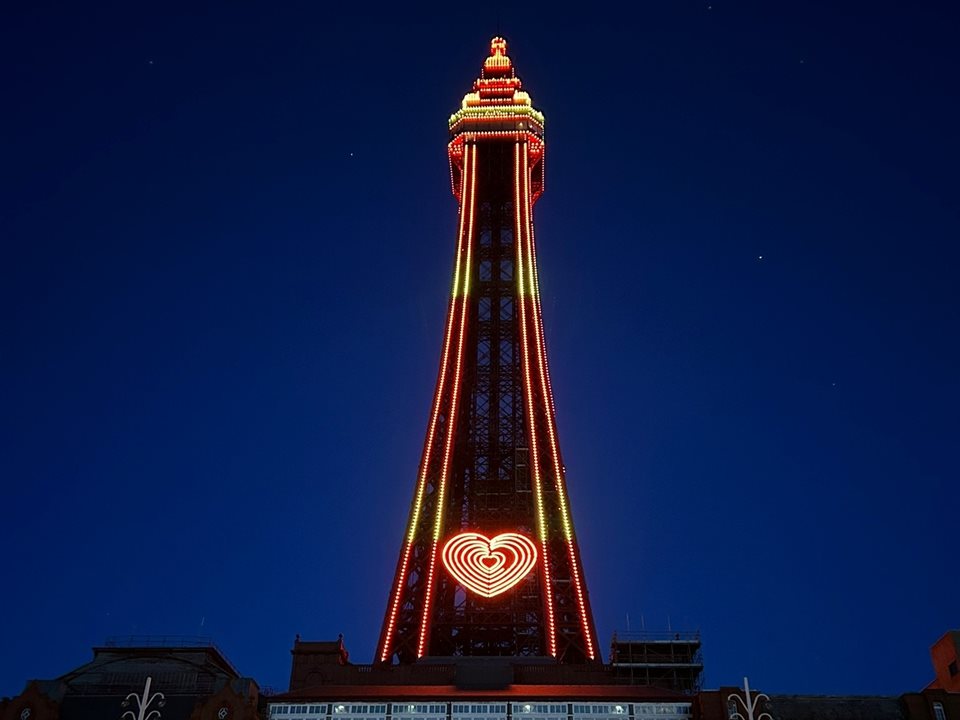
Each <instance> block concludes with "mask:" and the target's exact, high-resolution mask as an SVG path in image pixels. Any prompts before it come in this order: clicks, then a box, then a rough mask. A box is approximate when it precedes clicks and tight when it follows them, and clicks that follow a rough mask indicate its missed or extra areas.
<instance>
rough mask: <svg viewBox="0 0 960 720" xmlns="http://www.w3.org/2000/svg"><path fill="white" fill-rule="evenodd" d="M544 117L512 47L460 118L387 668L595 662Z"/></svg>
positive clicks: (470, 96)
mask: <svg viewBox="0 0 960 720" xmlns="http://www.w3.org/2000/svg"><path fill="white" fill-rule="evenodd" d="M543 124H544V118H543V115H542V114H541V113H540V112H539V111H538V110H536V109H535V108H534V107H533V104H532V102H531V99H530V96H529V95H528V94H527V93H526V92H524V91H523V90H522V85H521V82H520V79H519V78H518V77H517V76H516V73H515V71H514V67H513V63H512V61H511V59H510V57H509V55H508V54H507V43H506V41H505V40H504V39H503V38H502V37H499V36H498V37H494V38H493V39H492V40H491V41H490V53H489V55H488V57H487V58H486V59H485V60H484V62H483V66H482V69H481V72H480V76H479V77H478V78H477V79H476V80H475V81H474V83H473V87H472V89H471V91H470V92H468V93H467V94H466V95H465V96H464V98H463V101H462V102H461V105H460V109H459V110H457V111H456V112H455V113H454V114H453V115H452V116H451V117H450V121H449V129H450V143H449V146H448V153H449V157H450V171H451V181H452V189H453V193H454V196H455V197H456V198H457V200H458V203H459V220H458V226H457V227H458V230H457V239H456V253H455V256H454V271H453V283H452V291H451V295H450V298H449V302H448V307H447V319H446V323H445V327H444V334H443V341H442V346H441V347H442V349H441V353H440V368H439V372H438V376H437V385H436V389H435V392H434V396H433V403H432V405H431V411H430V415H429V418H428V422H427V431H426V438H425V440H424V446H423V453H422V455H421V461H420V468H419V471H418V473H417V481H416V485H415V490H414V498H413V502H412V503H411V508H410V514H409V520H408V524H407V531H406V533H405V535H404V539H403V543H402V545H401V550H400V558H399V560H398V563H397V570H396V575H395V578H394V582H393V585H392V588H391V592H390V596H389V599H388V602H387V610H386V614H385V617H384V622H383V627H382V630H381V633H380V642H379V646H378V650H377V660H378V661H379V662H381V663H389V662H394V661H399V662H413V661H415V660H417V659H419V658H421V657H424V656H427V655H432V656H450V655H508V656H509V655H513V656H537V655H546V656H552V657H554V658H556V659H557V660H558V661H561V662H594V661H599V654H598V651H597V644H596V632H595V629H594V623H593V615H592V612H591V609H590V603H589V598H588V595H587V590H586V583H585V581H584V576H583V569H582V566H581V562H580V552H579V547H578V545H577V539H576V535H575V532H574V528H573V520H572V517H571V514H570V507H569V500H568V498H567V490H566V477H565V470H564V465H563V460H562V457H561V455H560V445H559V437H558V433H557V427H556V414H555V410H554V402H553V389H552V387H551V384H550V374H549V367H548V364H547V353H546V344H545V341H544V333H543V322H542V313H541V306H540V294H539V280H538V275H537V258H536V243H535V241H534V230H533V205H534V203H535V202H536V201H537V199H538V198H539V197H540V195H541V194H542V192H543V158H544V142H543Z"/></svg>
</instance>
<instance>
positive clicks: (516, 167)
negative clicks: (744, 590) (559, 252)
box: [513, 142, 557, 657]
mask: <svg viewBox="0 0 960 720" xmlns="http://www.w3.org/2000/svg"><path fill="white" fill-rule="evenodd" d="M521 152H522V153H523V155H524V157H526V152H527V151H526V147H525V146H524V145H523V143H522V142H518V143H517V144H516V145H515V146H514V155H513V159H514V164H513V175H514V183H513V188H514V189H513V199H514V202H513V212H514V220H515V224H516V230H515V232H516V238H517V282H518V285H517V288H518V292H517V295H518V297H517V299H518V301H519V306H520V332H521V335H522V340H521V344H522V345H523V362H522V365H523V382H524V387H525V395H526V399H527V429H528V434H529V438H530V452H531V454H532V458H531V460H532V462H531V467H532V468H533V486H534V491H535V493H536V498H537V533H538V535H539V537H540V546H541V548H542V552H543V563H542V567H543V583H544V588H543V597H544V605H546V611H547V646H548V649H549V653H550V655H552V656H554V657H556V655H557V638H556V627H555V622H554V615H553V584H552V582H551V580H550V555H549V551H548V549H547V522H546V517H545V514H544V507H543V488H542V486H541V482H540V452H539V448H538V446H537V428H536V414H535V413H534V411H533V388H532V387H531V384H530V345H529V341H528V339H527V311H526V299H525V298H524V294H525V293H524V282H523V243H522V242H521V240H520V230H521V227H522V225H521V222H520V154H521ZM524 187H525V188H526V184H524ZM524 192H527V190H526V189H525V190H524ZM531 290H532V288H531Z"/></svg>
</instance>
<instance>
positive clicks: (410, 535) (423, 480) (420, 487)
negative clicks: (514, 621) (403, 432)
mask: <svg viewBox="0 0 960 720" xmlns="http://www.w3.org/2000/svg"><path fill="white" fill-rule="evenodd" d="M475 151H476V148H474V155H473V157H474V159H475V158H476V152H475ZM464 155H465V158H464V163H465V164H469V165H470V168H471V172H472V173H473V175H474V176H475V175H476V172H475V171H474V170H473V164H472V163H469V159H470V158H469V153H464ZM464 174H465V175H466V173H464ZM467 211H468V209H467V208H465V207H463V206H461V208H460V228H459V232H458V243H457V259H456V269H455V270H454V279H453V291H452V296H451V299H450V308H449V311H448V313H447V327H446V332H445V333H444V341H443V359H442V360H441V362H440V375H439V378H438V379H437V387H436V391H435V392H434V399H433V410H432V412H431V414H430V424H429V427H428V430H427V438H426V440H425V442H424V447H423V455H422V459H421V461H420V477H419V478H418V482H417V493H416V495H415V497H414V501H413V507H412V508H411V510H410V522H409V525H408V528H407V535H406V538H405V542H404V549H403V555H402V558H401V561H400V566H399V568H398V570H397V577H396V583H395V585H394V588H393V597H392V600H391V602H390V616H389V619H388V621H387V623H386V625H385V629H384V633H383V637H382V638H381V642H380V661H381V662H386V661H387V659H388V658H389V657H390V653H391V651H392V649H393V648H392V647H391V644H390V643H391V642H392V639H393V631H394V629H395V627H396V621H397V613H398V611H399V609H400V599H401V597H402V595H403V588H404V587H405V585H406V578H407V570H408V568H409V564H410V553H411V552H412V550H413V539H414V537H415V535H416V530H417V525H418V523H419V520H420V512H421V509H422V506H423V494H424V491H425V489H426V484H427V472H428V470H429V467H430V452H431V449H432V448H433V440H434V437H435V436H436V431H437V420H438V417H439V415H440V404H441V401H442V400H443V390H444V387H445V386H446V378H447V371H448V368H449V359H450V341H451V338H452V337H453V326H454V321H455V319H456V314H457V298H458V295H459V290H460V264H461V263H460V259H461V256H462V255H463V251H464V238H465V236H466V233H465V232H464V230H465V227H466V226H467V223H466V215H467ZM469 212H470V215H471V217H470V223H471V224H472V222H473V208H472V206H471V207H470V208H469ZM468 270H469V268H468ZM464 286H466V281H465V282H464ZM465 294H466V293H464V295H465ZM464 303H465V299H464ZM461 314H462V310H461ZM462 342H463V337H462V334H461V337H460V343H459V344H460V345H461V346H462Z"/></svg>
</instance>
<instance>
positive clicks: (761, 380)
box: [0, 0, 960, 695]
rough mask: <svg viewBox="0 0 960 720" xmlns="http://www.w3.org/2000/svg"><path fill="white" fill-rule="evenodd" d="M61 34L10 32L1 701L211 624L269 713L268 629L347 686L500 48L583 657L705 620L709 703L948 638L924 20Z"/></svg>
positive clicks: (930, 79) (959, 58) (866, 6)
mask: <svg viewBox="0 0 960 720" xmlns="http://www.w3.org/2000/svg"><path fill="white" fill-rule="evenodd" d="M74 5H75V7H74V8H73V9H63V8H61V9H43V8H42V6H41V5H40V4H39V3H22V4H21V5H20V6H18V7H16V8H13V7H8V8H7V9H6V10H5V11H4V12H5V17H3V19H2V22H0V26H2V31H0V32H2V33H3V37H2V38H0V40H2V42H0V47H2V50H0V53H2V61H3V68H4V73H3V75H4V82H3V108H4V109H3V112H2V114H0V123H2V129H3V132H2V138H3V139H2V145H3V148H2V158H0V167H2V173H0V178H2V188H0V239H2V256H0V273H2V275H0V293H2V296H0V303H2V315H0V318H2V335H0V338H2V340H0V353H2V354H0V364H2V365H0V367H2V385H0V393H2V395H0V407H2V408H3V412H2V426H0V427H2V435H0V442H2V448H0V450H2V452H0V477H2V480H3V485H2V494H0V549H2V570H0V577H2V579H0V695H10V694H15V693H17V692H19V691H20V690H21V689H22V687H23V685H24V683H25V682H26V680H27V679H29V678H34V677H44V678H46V677H54V676H57V675H60V674H62V673H65V672H67V671H68V670H71V669H72V668H74V667H75V666H77V665H79V664H81V663H82V662H85V661H86V660H87V659H89V657H90V656H91V655H90V648H91V647H92V646H93V645H96V644H99V643H101V642H102V641H103V640H104V639H105V638H107V637H108V636H114V635H129V634H176V635H203V636H210V637H212V638H213V639H214V640H215V642H216V643H217V644H218V645H219V646H220V647H221V648H222V649H223V650H224V652H225V653H226V654H227V656H228V657H229V658H230V659H231V660H232V661H233V662H234V664H236V665H237V666H238V667H239V669H240V670H241V671H242V672H243V673H244V674H247V675H251V676H253V677H255V678H257V679H258V681H259V682H260V683H261V685H265V686H273V687H276V688H281V689H282V688H285V687H286V683H287V680H288V678H289V668H290V655H289V650H290V647H291V646H292V643H293V640H294V636H295V634H296V633H300V634H301V635H302V636H303V638H304V639H333V638H336V636H337V634H338V633H341V632H342V633H343V635H344V638H345V642H346V644H347V647H348V648H349V649H350V651H351V659H353V660H355V661H358V662H369V661H370V660H371V659H372V655H373V651H374V645H375V643H376V636H377V634H378V632H379V628H380V623H381V620H382V617H383V611H384V608H385V605H386V601H387V594H388V591H389V584H390V581H391V578H392V575H393V570H394V567H395V564H396V561H397V553H398V550H399V546H400V540H401V535H402V533H403V526H404V523H405V521H406V515H407V511H408V508H409V503H410V500H411V497H412V493H413V485H414V480H415V474H416V470H417V463H418V460H419V453H420V450H421V447H422V442H423V433H424V430H425V427H426V421H427V416H428V410H429V404H430V401H431V394H432V391H433V387H434V381H435V378H436V371H437V363H438V358H439V352H440V344H441V339H442V338H441V334H442V325H443V321H444V312H445V306H446V300H447V295H448V293H449V287H450V278H451V270H452V263H453V251H454V241H455V237H454V235H455V224H456V203H455V201H454V199H453V197H452V196H451V194H450V181H449V172H448V168H447V159H446V140H447V134H446V127H447V118H448V117H449V115H450V113H451V112H452V111H453V110H455V109H456V108H457V107H458V105H459V102H460V99H461V97H462V96H463V94H464V92H466V91H467V90H468V89H469V86H470V83H471V82H472V80H473V78H474V77H476V75H477V73H478V71H479V68H480V64H481V62H482V60H483V58H484V57H485V55H486V53H487V48H488V43H489V38H490V36H491V35H493V34H495V33H496V32H497V23H498V20H499V24H500V30H501V31H502V33H503V34H504V35H505V36H506V37H507V39H508V41H509V42H510V55H511V57H512V58H513V60H514V62H515V64H516V66H517V69H518V72H519V74H520V76H521V77H522V78H523V80H524V82H525V89H527V90H529V91H530V92H531V94H532V96H533V100H534V104H535V105H536V106H537V107H538V108H540V109H541V110H543V111H544V113H545V114H546V118H547V126H546V127H547V164H546V169H547V191H546V193H545V195H544V196H543V198H542V200H541V201H540V202H539V203H538V205H537V207H536V222H537V240H538V243H539V246H538V247H539V253H538V255H539V260H540V265H541V290H542V293H543V302H544V308H543V310H544V319H545V323H546V334H547V341H548V344H549V351H550V366H551V369H552V371H553V386H554V391H555V394H556V400H557V411H558V416H559V417H558V421H559V430H560V438H561V444H562V447H563V450H564V455H565V460H566V464H567V470H568V481H569V485H570V493H571V502H572V509H573V514H574V519H575V522H576V526H577V531H578V534H579V538H580V543H581V547H582V550H583V554H584V566H585V571H586V576H587V581H588V584H589V588H590V592H591V599H592V601H593V605H594V609H595V613H596V619H597V624H598V630H599V633H600V638H601V641H602V645H603V647H604V648H605V649H606V647H607V646H608V642H609V639H610V636H611V634H612V633H613V631H614V630H625V629H626V628H627V625H628V622H629V626H630V628H631V629H633V630H639V629H640V628H641V627H645V628H646V629H647V630H654V629H667V627H671V628H672V629H674V630H678V629H697V628H699V629H700V630H701V631H702V633H703V642H704V661H705V664H706V675H705V681H706V685H707V686H708V687H716V686H718V685H722V684H736V683H738V682H740V681H741V678H742V677H743V675H745V674H746V675H749V676H750V678H751V685H754V686H757V687H760V688H762V689H764V690H767V691H768V692H787V693H824V694H827V693H850V694H853V693H887V694H898V693H902V692H906V691H913V690H918V689H920V688H921V687H923V686H924V685H925V684H926V683H927V682H929V681H930V680H931V679H932V677H933V672H932V669H931V666H930V663H929V657H928V648H929V646H930V645H931V644H932V643H933V642H934V641H935V640H936V639H937V638H938V637H939V636H940V635H941V634H942V633H943V632H944V631H946V630H948V629H950V628H956V627H958V626H960V574H958V573H957V547H958V532H957V526H958V521H957V508H958V502H960V482H958V475H960V468H958V456H960V453H958V449H960V448H958V445H960V442H958V438H960V413H958V407H960V379H958V368H960V336H958V328H960V282H958V261H960V250H958V239H960V174H958V167H960V130H958V128H960V99H958V95H960V94H958V92H957V88H958V86H960V85H958V83H960V50H958V42H957V37H958V36H960V21H958V18H957V16H956V15H955V14H952V13H953V12H955V11H952V10H951V9H950V8H949V7H948V5H947V4H946V3H944V4H943V5H942V6H940V7H936V6H934V5H932V4H924V3H911V2H903V3H900V4H898V5H894V4H891V3H884V2H880V3H866V2H863V3H826V2H824V3H817V4H815V5H812V4H808V3H804V2H798V3H779V2H776V3H769V2H755V3H734V2H725V1H724V0H712V2H711V0H707V1H704V2H682V1H679V0H671V1H668V0H660V1H658V2H644V3H637V4H636V7H634V8H633V10H631V11H630V12H629V13H626V12H625V11H624V10H622V9H617V8H612V7H606V8H605V7H603V6H601V5H597V4H595V3H586V4H583V5H580V6H577V7H575V8H574V7H570V8H565V9H557V10H550V11H548V10H545V8H546V7H547V6H543V7H541V6H539V5H530V4H525V9H522V10H521V9H517V8H512V7H509V6H507V5H504V6H503V7H501V9H500V10H499V12H498V11H496V10H494V9H486V8H483V7H480V8H479V9H476V10H472V11H467V10H463V9H458V6H450V5H447V6H443V7H437V8H435V9H432V10H429V11H428V10H422V11H421V10H417V11H406V12H400V11H399V10H396V9H395V10H393V11H387V10H383V11H381V9H380V8H378V7H377V6H376V5H375V4H363V5H361V4H357V6H356V7H357V9H356V10H355V11H352V10H340V11H337V12H341V13H343V14H340V15H337V14H334V12H333V11H331V10H330V9H328V8H325V7H322V5H321V4H320V3H298V4H293V3H288V4H284V5H283V6H282V7H277V4H271V5H268V4H260V5H256V6H255V5H253V4H242V5H241V4H236V3H231V4H229V5H224V6H220V7H214V6H205V7H188V6H184V8H183V10H182V12H180V11H178V10H176V9H172V8H170V7H168V5H167V4H164V3H149V4H145V3H127V4H118V5H116V6H114V7H111V8H104V9H98V10H92V9H89V8H86V7H85V4H81V3H76V4H74ZM346 5H347V6H353V5H354V4H352V3H347V4H346ZM921 5H922V7H921ZM557 7H558V8H559V6H557ZM498 15H499V18H498V17H497V16H498ZM605 655H606V651H605Z"/></svg>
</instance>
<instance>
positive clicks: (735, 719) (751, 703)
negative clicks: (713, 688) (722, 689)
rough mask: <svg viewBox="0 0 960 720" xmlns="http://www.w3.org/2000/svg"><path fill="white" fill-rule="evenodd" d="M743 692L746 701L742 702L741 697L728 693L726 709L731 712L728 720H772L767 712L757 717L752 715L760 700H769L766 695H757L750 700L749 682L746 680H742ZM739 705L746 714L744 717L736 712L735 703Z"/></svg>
mask: <svg viewBox="0 0 960 720" xmlns="http://www.w3.org/2000/svg"><path fill="white" fill-rule="evenodd" d="M743 692H744V695H746V697H747V699H746V700H744V699H743V698H742V697H740V696H739V695H737V694H736V693H730V694H729V695H727V707H728V708H729V709H730V710H731V712H730V713H729V715H730V720H773V716H772V715H770V713H768V712H762V713H760V714H759V715H754V713H755V712H756V710H757V705H759V704H760V701H761V700H766V701H767V702H769V701H770V698H769V697H767V694H766V693H757V694H756V695H755V696H754V697H753V699H752V700H751V698H750V681H749V680H748V679H747V678H744V679H743ZM738 702H739V703H740V706H741V707H742V708H743V710H744V712H746V717H744V715H743V713H741V712H740V711H739V710H737V703H738Z"/></svg>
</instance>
